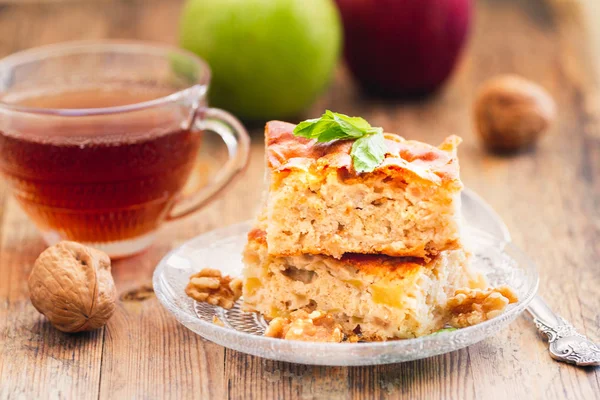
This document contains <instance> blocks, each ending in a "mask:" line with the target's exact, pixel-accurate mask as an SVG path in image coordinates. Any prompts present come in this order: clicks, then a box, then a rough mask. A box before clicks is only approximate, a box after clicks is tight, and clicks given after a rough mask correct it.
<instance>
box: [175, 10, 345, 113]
mask: <svg viewBox="0 0 600 400" xmlns="http://www.w3.org/2000/svg"><path fill="white" fill-rule="evenodd" d="M181 45H182V47H184V48H186V49H188V50H190V51H193V52H194V53H196V54H198V55H199V56H200V57H202V58H203V59H205V60H206V61H207V62H208V63H209V64H210V67H211V70H212V75H213V79H212V83H211V88H210V90H209V101H210V104H211V105H213V106H216V107H222V108H225V109H227V110H228V111H231V112H233V113H234V114H236V115H238V116H239V117H241V118H244V119H248V120H263V119H273V118H282V119H283V118H286V117H291V116H295V115H297V114H299V113H300V112H301V111H302V110H304V109H305V108H306V107H307V106H309V105H310V104H311V102H312V101H313V100H314V99H315V98H316V97H317V95H318V94H319V93H320V92H321V91H322V90H323V89H324V88H325V86H326V85H327V83H328V81H329V80H330V78H331V75H332V73H333V70H334V67H335V65H336V62H337V60H338V56H339V53H340V47H341V24H340V18H339V15H338V11H337V8H336V6H335V5H334V3H333V1H332V0H188V2H187V3H186V5H185V7H184V10H183V17H182V19H181Z"/></svg>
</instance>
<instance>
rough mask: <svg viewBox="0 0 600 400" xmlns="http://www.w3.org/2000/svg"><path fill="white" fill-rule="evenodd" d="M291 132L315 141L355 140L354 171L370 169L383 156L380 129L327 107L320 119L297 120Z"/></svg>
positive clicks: (374, 166) (378, 163)
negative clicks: (298, 121)
mask: <svg viewBox="0 0 600 400" xmlns="http://www.w3.org/2000/svg"><path fill="white" fill-rule="evenodd" d="M294 135H296V136H301V137H304V138H307V139H316V140H317V141H318V142H332V141H334V140H348V139H349V140H355V142H354V143H353V144H352V150H351V151H350V156H351V157H352V164H353V165H354V169H355V170H356V171H357V172H372V171H373V170H375V168H377V167H378V166H379V165H380V164H381V163H382V162H383V160H384V158H385V152H386V147H385V139H384V137H383V129H382V128H377V127H372V126H371V125H370V124H369V123H368V122H367V121H365V120H364V119H363V118H361V117H349V116H347V115H344V114H340V113H335V112H332V111H329V110H327V111H325V114H323V115H322V116H321V118H315V119H308V120H306V121H304V122H301V123H299V124H298V125H297V126H296V128H295V129H294Z"/></svg>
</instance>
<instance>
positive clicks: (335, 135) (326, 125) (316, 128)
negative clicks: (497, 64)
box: [294, 110, 373, 142]
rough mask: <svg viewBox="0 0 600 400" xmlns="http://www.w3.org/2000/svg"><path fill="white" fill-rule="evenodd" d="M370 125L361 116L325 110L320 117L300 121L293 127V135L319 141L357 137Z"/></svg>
mask: <svg viewBox="0 0 600 400" xmlns="http://www.w3.org/2000/svg"><path fill="white" fill-rule="evenodd" d="M370 129H373V128H371V125H369V123H368V122H367V121H365V120H364V119H363V118H360V117H349V116H347V115H344V114H339V113H334V112H332V111H329V110H327V111H325V114H323V115H322V116H321V118H315V119H309V120H306V121H304V122H301V123H299V124H298V126H296V128H295V129H294V135H296V136H301V137H305V138H308V139H316V140H317V141H319V142H331V141H333V140H339V139H358V138H360V137H363V136H364V135H367V134H368V133H369V130H370Z"/></svg>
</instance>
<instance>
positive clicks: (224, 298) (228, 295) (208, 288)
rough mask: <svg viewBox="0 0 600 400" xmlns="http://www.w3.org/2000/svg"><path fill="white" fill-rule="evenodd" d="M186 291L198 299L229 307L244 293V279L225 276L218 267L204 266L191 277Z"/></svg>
mask: <svg viewBox="0 0 600 400" xmlns="http://www.w3.org/2000/svg"><path fill="white" fill-rule="evenodd" d="M185 293H186V294H187V295H188V296H190V297H191V298H192V299H194V300H196V301H202V302H206V303H208V304H212V305H213V306H220V307H223V308H227V309H229V308H232V307H233V305H234V304H235V302H236V300H237V299H239V298H240V296H241V295H242V280H241V279H239V278H235V279H234V278H232V277H230V276H229V275H225V276H223V275H222V274H221V271H219V270H217V269H211V268H204V269H203V270H202V271H200V272H198V273H197V274H194V275H192V276H191V277H190V282H189V283H188V285H187V287H186V288H185Z"/></svg>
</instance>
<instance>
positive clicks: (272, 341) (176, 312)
mask: <svg viewBox="0 0 600 400" xmlns="http://www.w3.org/2000/svg"><path fill="white" fill-rule="evenodd" d="M464 193H465V196H467V197H470V198H471V199H472V200H473V201H475V202H476V203H477V205H478V206H480V207H481V208H482V209H485V211H486V213H487V214H488V215H487V216H488V217H490V218H491V219H494V220H495V221H494V222H495V223H496V224H497V226H496V228H498V230H499V231H501V232H502V233H503V236H504V237H503V238H498V237H496V236H494V235H491V234H489V233H488V232H486V231H483V230H481V229H478V228H474V227H472V226H468V227H467V229H469V230H475V231H477V234H478V235H481V236H485V239H486V240H490V241H492V243H493V246H494V247H496V246H502V247H500V248H501V249H502V250H501V252H502V253H506V251H507V250H510V251H511V252H515V253H516V254H517V255H518V256H519V258H520V259H521V261H519V268H520V269H522V270H527V271H531V272H533V274H534V277H535V282H534V284H533V285H529V287H528V288H527V293H526V294H525V295H524V297H521V298H520V299H519V301H518V302H517V303H516V304H514V305H512V306H511V307H510V308H509V309H508V310H506V311H505V312H504V313H502V314H501V315H499V316H497V317H495V318H493V319H491V320H488V321H485V322H482V323H480V324H477V325H474V326H470V327H465V328H460V329H457V330H454V331H449V332H441V333H439V334H436V335H427V336H421V337H417V338H411V339H400V340H389V341H382V342H364V343H319V342H303V341H287V342H288V343H290V342H291V343H293V346H294V348H295V351H317V352H318V351H324V350H330V351H331V350H334V349H337V350H341V349H344V350H348V349H356V348H361V349H366V348H370V349H373V350H380V349H384V348H393V347H394V346H395V345H396V346H397V347H402V348H399V349H398V351H402V350H403V348H405V347H410V346H411V345H412V346H423V345H425V344H431V343H436V342H437V343H440V344H443V343H446V342H451V341H452V338H457V339H458V338H461V337H463V336H465V335H467V336H471V334H473V336H478V335H480V334H481V332H482V331H486V327H491V326H493V325H496V324H508V323H510V322H511V321H512V320H514V319H515V318H516V317H517V316H519V315H520V314H521V313H522V312H523V311H525V309H526V308H527V306H528V304H529V303H530V302H531V301H532V300H533V298H534V297H535V295H536V293H537V290H538V287H539V274H538V271H537V268H536V265H535V263H534V262H533V261H532V260H531V259H530V258H529V257H528V256H527V254H526V253H525V252H523V251H522V250H521V249H520V248H518V247H517V246H515V245H514V244H512V243H511V242H510V234H509V233H508V229H507V228H506V226H505V225H504V223H503V222H502V220H501V219H500V217H499V216H498V215H497V214H496V213H495V212H494V211H493V209H492V208H491V206H489V205H488V204H487V203H485V201H483V200H482V199H481V197H479V196H478V195H476V194H475V193H473V192H472V191H465V192H464ZM250 227H251V221H244V222H241V223H237V224H232V225H228V226H225V227H220V228H217V229H214V230H211V231H208V232H205V233H203V234H201V235H198V236H196V237H194V238H192V239H190V240H188V241H186V242H185V243H183V244H182V245H181V246H179V247H177V248H175V249H173V250H171V251H170V252H169V253H167V254H166V255H165V256H164V257H163V258H162V259H161V261H160V262H159V264H158V265H157V267H156V269H155V271H154V275H153V285H154V287H155V292H156V295H157V298H158V299H159V301H160V302H161V304H162V305H163V306H164V307H165V308H166V309H167V310H168V311H169V312H170V313H171V314H172V315H173V316H174V317H175V318H176V319H177V320H178V321H179V322H180V323H182V324H183V325H184V326H186V327H187V328H188V329H190V330H192V331H193V332H194V333H196V334H198V335H200V336H201V337H203V338H205V339H207V340H210V341H213V342H215V343H217V344H219V345H222V346H223V347H226V348H232V349H234V350H237V351H241V352H246V353H248V354H254V353H253V352H252V351H251V349H248V350H240V349H239V347H237V348H236V347H235V346H232V345H229V344H224V343H227V342H230V341H232V340H234V341H235V340H236V339H242V340H246V339H250V338H251V340H252V341H253V342H254V343H256V344H257V347H258V346H259V345H262V346H270V347H273V346H283V345H284V344H283V343H282V342H284V341H282V340H281V339H276V338H270V337H265V336H259V335H253V334H250V333H247V332H243V331H239V330H236V329H232V328H229V327H221V326H219V325H216V324H214V323H212V322H209V321H206V320H203V319H201V318H199V317H198V316H197V315H195V314H194V313H192V312H190V311H189V310H186V309H184V308H182V307H179V306H177V304H176V303H175V302H173V301H172V300H171V299H170V298H169V297H168V296H167V294H166V293H165V290H164V289H167V290H168V291H170V289H169V288H166V287H165V285H163V282H161V280H162V279H166V278H163V274H164V271H165V270H166V269H167V268H168V265H167V262H168V260H169V258H170V257H172V256H173V255H175V254H176V253H178V252H180V251H181V250H183V249H194V247H193V246H192V243H193V242H194V241H196V240H198V239H200V238H204V239H208V238H210V236H222V233H223V232H224V231H225V232H226V231H228V230H229V231H235V230H249V229H250ZM246 228H247V229H246ZM221 240H222V239H221ZM510 258H511V259H513V260H514V257H512V256H510ZM522 263H527V264H528V265H527V266H526V267H524V266H521V264H522ZM165 284H166V282H165ZM190 301H193V300H191V299H190ZM193 325H198V326H201V327H203V328H204V329H205V330H210V331H213V332H214V333H215V335H217V334H218V335H219V336H221V337H223V338H225V339H226V340H225V341H223V340H220V341H219V342H220V343H219V342H216V341H215V340H213V338H208V337H206V336H205V335H203V334H201V333H199V332H197V331H196V330H195V329H193V328H192V326H193ZM491 334H492V332H490V333H485V334H484V336H483V337H482V338H481V339H480V340H483V339H484V338H486V337H488V336H490V335H491ZM209 336H214V335H209ZM480 340H477V341H474V342H472V343H469V344H466V345H464V346H460V345H459V346H458V347H454V348H447V349H444V348H440V349H439V351H438V352H437V353H433V352H430V353H428V356H427V357H429V356H433V355H435V354H443V353H448V352H451V351H455V350H458V349H460V348H464V347H467V346H469V345H472V344H474V343H477V342H478V341H480ZM400 343H401V344H400ZM281 359H284V357H283V358H281ZM292 362H293V361H292ZM296 362H298V361H296ZM391 362H393V361H391ZM376 363H377V364H380V363H383V362H376ZM314 364H315V365H319V364H320V365H367V364H371V363H368V362H366V363H365V362H356V363H353V364H324V363H323V362H315V363H314Z"/></svg>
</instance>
